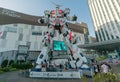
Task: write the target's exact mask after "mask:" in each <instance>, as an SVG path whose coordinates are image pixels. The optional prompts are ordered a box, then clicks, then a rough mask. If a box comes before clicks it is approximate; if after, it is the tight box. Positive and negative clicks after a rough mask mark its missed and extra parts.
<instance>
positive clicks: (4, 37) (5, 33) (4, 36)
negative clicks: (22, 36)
mask: <svg viewBox="0 0 120 82" xmlns="http://www.w3.org/2000/svg"><path fill="white" fill-rule="evenodd" d="M6 36H7V31H4V32H3V35H2V36H1V38H2V39H6Z"/></svg>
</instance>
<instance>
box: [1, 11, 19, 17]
mask: <svg viewBox="0 0 120 82" xmlns="http://www.w3.org/2000/svg"><path fill="white" fill-rule="evenodd" d="M2 14H4V15H8V16H11V17H17V18H19V17H20V16H19V15H18V14H17V13H16V12H15V11H11V10H8V9H3V10H2Z"/></svg>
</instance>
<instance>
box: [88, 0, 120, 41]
mask: <svg viewBox="0 0 120 82" xmlns="http://www.w3.org/2000/svg"><path fill="white" fill-rule="evenodd" d="M88 5H89V9H90V13H91V17H92V21H93V25H94V29H95V35H96V38H97V40H98V41H105V40H112V39H118V38H120V0H88Z"/></svg>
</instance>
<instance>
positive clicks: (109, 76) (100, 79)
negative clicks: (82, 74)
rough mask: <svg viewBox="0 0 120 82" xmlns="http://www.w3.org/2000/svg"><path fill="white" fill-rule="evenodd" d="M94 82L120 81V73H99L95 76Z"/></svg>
mask: <svg viewBox="0 0 120 82" xmlns="http://www.w3.org/2000/svg"><path fill="white" fill-rule="evenodd" d="M93 80H94V82H120V74H113V73H106V74H105V73H99V74H97V75H95V76H94V78H93Z"/></svg>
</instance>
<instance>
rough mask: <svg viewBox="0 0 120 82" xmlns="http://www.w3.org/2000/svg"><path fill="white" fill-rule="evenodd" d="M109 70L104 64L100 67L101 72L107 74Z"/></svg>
mask: <svg viewBox="0 0 120 82" xmlns="http://www.w3.org/2000/svg"><path fill="white" fill-rule="evenodd" d="M109 69H111V68H110V66H109V65H108V64H107V63H106V62H103V64H102V65H101V72H102V73H108V72H109Z"/></svg>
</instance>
